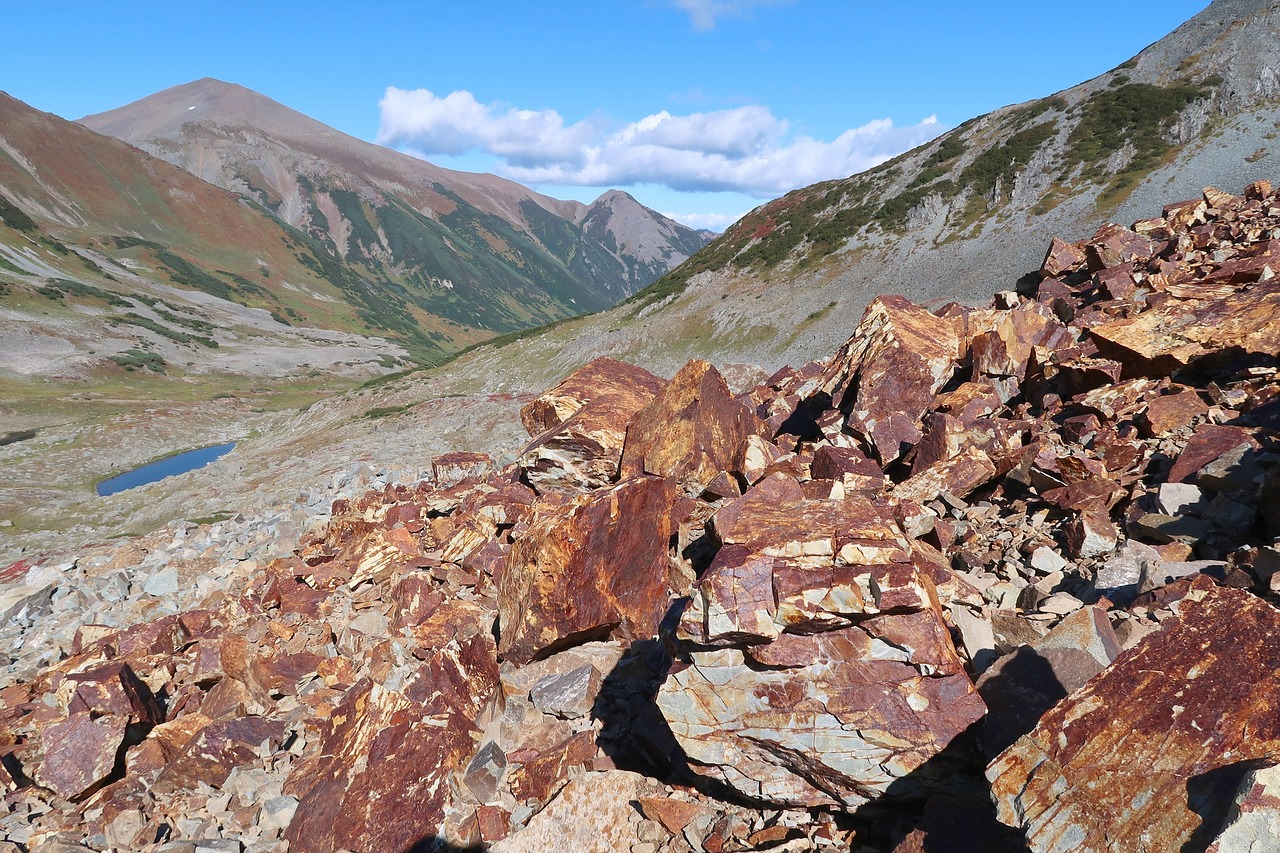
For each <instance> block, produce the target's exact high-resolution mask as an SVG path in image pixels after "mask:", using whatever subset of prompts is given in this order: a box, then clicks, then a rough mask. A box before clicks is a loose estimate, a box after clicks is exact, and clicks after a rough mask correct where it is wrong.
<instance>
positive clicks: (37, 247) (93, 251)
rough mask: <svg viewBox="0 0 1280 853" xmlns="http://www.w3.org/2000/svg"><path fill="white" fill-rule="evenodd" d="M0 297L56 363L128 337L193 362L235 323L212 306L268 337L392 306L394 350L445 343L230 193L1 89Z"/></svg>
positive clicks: (338, 323) (374, 326) (83, 360)
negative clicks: (396, 318) (182, 352)
mask: <svg viewBox="0 0 1280 853" xmlns="http://www.w3.org/2000/svg"><path fill="white" fill-rule="evenodd" d="M0 297H2V298H3V301H4V305H5V308H6V309H8V311H7V312H6V313H5V315H4V316H3V317H2V318H0V320H2V321H3V324H5V325H7V324H14V325H15V327H20V328H21V329H22V335H21V338H25V339H27V346H28V347H30V346H31V345H30V338H31V336H33V335H34V336H37V337H40V338H42V339H43V338H44V337H48V338H49V339H50V340H54V339H56V340H57V341H58V345H57V347H55V348H54V350H55V351H56V352H58V354H59V355H58V358H57V359H55V360H54V364H55V365H56V366H57V367H58V369H59V370H61V371H63V372H64V373H65V372H68V371H69V372H71V373H76V372H77V371H78V370H79V369H80V368H81V367H83V366H85V365H86V364H88V363H89V362H91V361H93V359H91V358H89V355H90V354H92V353H94V352H95V351H96V352H97V355H98V359H99V360H101V359H102V358H103V354H104V352H105V353H112V352H113V351H114V349H129V348H132V347H140V348H143V349H157V348H168V351H169V352H170V354H172V353H173V351H174V347H178V348H179V349H189V350H190V351H191V353H192V356H191V358H190V359H185V358H184V361H185V360H191V361H192V363H193V364H194V363H196V362H201V361H202V359H201V358H200V356H199V355H198V354H200V353H203V354H205V355H207V354H209V351H210V350H213V349H215V348H216V346H214V345H216V344H217V343H218V342H219V341H218V340H217V338H218V337H219V336H221V337H222V340H223V342H226V341H228V340H229V337H228V336H230V335H234V334H235V332H234V329H233V323H231V322H230V321H226V320H225V318H224V320H223V321H219V322H214V320H213V319H211V316H202V312H203V313H204V314H208V311H209V310H213V309H214V308H216V307H217V306H219V305H220V306H223V308H222V309H218V310H219V311H222V312H223V313H225V311H226V310H229V311H231V312H232V313H233V314H234V313H236V312H240V313H239V316H242V317H243V318H244V321H245V323H246V324H247V327H246V328H248V327H252V328H253V329H254V330H255V331H254V334H262V335H265V336H266V337H267V338H271V337H272V336H273V334H277V333H278V334H283V335H285V336H286V337H289V336H292V337H294V338H298V334H297V333H295V332H290V331H289V330H290V327H293V326H298V327H314V328H318V329H328V330H333V331H334V332H339V333H344V332H345V333H360V332H370V331H381V328H380V325H379V323H380V321H378V320H377V318H379V317H381V316H393V315H396V314H397V313H399V314H400V316H401V317H402V319H401V321H400V322H401V331H402V332H403V334H401V335H400V338H401V340H402V341H403V342H404V343H406V344H407V345H409V346H415V345H416V347H415V348H416V349H418V350H419V351H420V352H423V353H431V352H443V351H444V349H445V348H446V347H447V345H448V343H449V341H450V338H449V337H448V335H447V334H446V333H447V332H449V331H450V330H449V329H448V327H446V325H445V323H444V321H443V320H442V319H440V318H437V317H433V316H431V315H429V314H427V312H425V311H421V310H418V311H417V313H416V314H415V313H413V312H412V311H405V310H404V309H405V307H406V306H405V303H404V302H403V301H401V300H398V299H397V298H396V297H395V295H394V294H386V293H382V292H379V291H378V289H376V288H374V287H372V286H371V285H370V283H369V282H366V281H362V280H360V279H359V278H358V277H356V276H355V275H353V274H352V273H351V271H350V270H346V269H341V268H339V267H338V266H337V265H335V264H333V263H332V262H330V261H329V260H328V258H327V255H326V253H325V251H324V250H323V249H322V248H321V247H320V246H319V245H318V244H316V243H315V242H314V241H312V240H311V239H310V238H309V237H307V236H306V235H305V234H303V233H301V232H299V231H297V230H296V229H293V228H290V227H289V226H287V225H285V224H284V223H282V222H280V221H279V220H278V219H276V218H275V217H273V216H271V215H269V214H268V213H266V212H265V211H263V210H262V209H261V208H259V207H256V206H254V205H251V204H247V203H246V202H245V200H244V199H243V198H241V197H240V196H238V195H236V194H234V193H231V192H228V191H226V190H223V189H219V188H218V187H215V186H213V185H211V184H209V183H206V182H205V181H202V180H199V179H198V178H195V177H193V176H192V175H189V174H188V173H186V172H184V171H182V170H181V169H178V168H175V167H174V166H172V165H170V164H169V163H166V162H164V161H163V160H159V159H157V158H154V157H151V156H149V155H147V154H145V153H143V152H141V151H138V150H137V149H135V148H132V147H130V146H128V145H126V144H124V143H122V142H119V141H117V140H115V139H111V138H109V137H105V136H102V135H100V134H97V133H94V132H92V131H90V130H87V129H86V128H83V127H81V126H80V125H77V124H74V123H72V122H69V121H65V120H64V119H61V118H58V117H57V116H54V115H50V114H49V113H43V112H40V111H38V110H35V109H32V108H31V107H29V106H27V105H26V104H24V103H22V102H21V101H18V100H16V99H14V98H11V97H9V96H8V95H6V94H4V93H0ZM245 308H249V309H255V308H256V309H263V310H261V311H257V312H254V311H248V312H245V310H244V309H245ZM224 309H225V310H224ZM273 330H274V331H273ZM475 339H476V337H472V338H471V340H475ZM335 340H336V339H335ZM72 341H74V345H75V347H76V351H78V353H79V354H78V355H76V354H75V351H73V350H68V349H66V346H65V345H66V344H67V343H68V342H72ZM206 341H207V342H212V345H209V346H205V345H204V344H203V342H206ZM11 342H12V341H11V340H9V341H7V343H11ZM113 342H114V343H113ZM117 344H118V346H116V345H117ZM113 348H114V349H113ZM10 349H11V347H9V346H6V347H4V348H3V351H0V368H4V367H9V366H10V364H11V363H19V362H21V363H22V366H21V367H20V369H18V370H17V372H18V373H20V374H24V375H25V374H29V373H32V372H34V373H40V372H41V369H39V368H37V367H35V366H33V365H32V364H31V363H30V358H29V357H30V356H31V353H32V352H33V351H44V349H47V347H41V346H35V347H34V348H31V349H28V351H25V352H13V351H10ZM392 349H394V348H392ZM156 354H158V350H157V353H156ZM23 359H26V361H23Z"/></svg>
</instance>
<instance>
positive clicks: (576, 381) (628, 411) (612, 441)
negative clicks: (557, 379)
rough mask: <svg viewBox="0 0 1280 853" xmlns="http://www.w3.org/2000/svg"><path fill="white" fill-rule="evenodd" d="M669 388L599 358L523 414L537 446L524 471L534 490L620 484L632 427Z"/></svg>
mask: <svg viewBox="0 0 1280 853" xmlns="http://www.w3.org/2000/svg"><path fill="white" fill-rule="evenodd" d="M666 384H667V383H666V382H665V381H664V380H662V379H659V378H658V377H656V376H654V375H653V374H652V373H650V372H649V371H647V370H644V369H642V368H639V367H633V366H632V365H629V364H624V363H623V362H620V361H615V360H613V359H611V358H598V359H596V360H595V361H592V362H591V363H590V364H587V365H586V366H584V367H581V368H579V369H578V370H576V371H574V372H573V373H572V374H570V376H569V377H568V378H567V379H565V380H564V381H563V382H561V383H560V384H559V385H557V386H556V387H555V388H553V389H552V390H550V391H548V392H547V393H545V394H543V395H542V396H540V397H538V398H537V399H536V400H534V401H533V402H531V403H529V404H528V405H526V406H525V407H524V408H522V409H521V410H520V418H521V420H522V421H523V422H524V425H525V429H527V430H529V433H530V435H532V436H533V441H532V442H530V443H529V445H528V446H526V447H525V449H524V450H523V451H521V453H520V466H521V467H522V468H523V469H524V470H525V476H526V477H528V479H529V482H531V483H532V484H533V485H534V486H535V487H537V488H539V489H545V488H549V487H551V486H554V485H561V486H565V485H569V486H573V487H576V488H584V489H593V488H598V487H600V486H604V485H607V484H608V483H610V482H612V481H613V480H615V479H616V478H617V475H618V464H619V461H620V460H621V458H622V448H623V444H624V443H625V441H626V436H627V426H628V424H630V423H631V420H632V418H634V417H635V415H636V413H637V412H639V411H640V410H641V409H643V408H645V407H646V406H648V405H649V404H651V403H652V402H653V400H654V398H655V397H657V396H658V394H660V393H661V392H662V389H663V388H664V387H666Z"/></svg>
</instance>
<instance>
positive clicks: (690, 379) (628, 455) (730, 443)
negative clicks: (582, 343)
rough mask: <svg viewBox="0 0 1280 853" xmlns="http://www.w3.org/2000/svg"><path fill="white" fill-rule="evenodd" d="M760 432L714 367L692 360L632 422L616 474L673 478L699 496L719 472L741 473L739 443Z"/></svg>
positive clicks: (741, 450)
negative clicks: (618, 472)
mask: <svg viewBox="0 0 1280 853" xmlns="http://www.w3.org/2000/svg"><path fill="white" fill-rule="evenodd" d="M762 428H763V425H762V424H761V423H760V420H759V418H757V417H756V416H755V415H754V414H753V413H752V412H751V410H750V409H748V408H747V407H746V406H745V405H744V404H743V403H741V402H740V401H738V400H737V399H735V398H734V396H733V395H732V394H731V393H730V392H729V386H728V385H726V384H725V381H724V379H723V377H721V376H720V374H719V373H718V372H717V371H716V369H715V368H714V367H712V366H711V365H710V364H707V363H706V362H705V361H691V362H689V363H688V364H686V365H685V366H684V367H682V368H680V371H679V372H678V373H677V374H676V375H675V376H674V377H673V378H672V379H671V382H670V383H669V384H668V385H667V387H666V388H665V389H664V390H663V391H662V393H661V394H659V395H658V396H657V397H656V398H655V399H654V401H653V402H652V403H650V404H649V405H648V406H646V407H645V408H643V409H641V410H640V411H639V412H638V413H637V414H636V416H635V418H633V419H632V421H631V426H630V427H629V428H628V429H627V441H626V446H625V447H624V449H623V451H622V464H621V468H620V474H621V476H622V477H624V478H626V477H635V476H638V475H640V474H654V475H657V476H659V477H675V478H676V479H677V480H678V481H679V483H680V485H681V486H683V487H684V488H685V490H686V491H687V492H688V493H689V494H691V495H698V494H701V493H702V491H703V490H704V489H705V488H706V487H707V485H708V484H709V483H710V482H711V481H712V480H713V479H715V477H716V475H717V474H719V473H720V472H721V471H728V472H730V473H738V472H740V471H741V470H742V452H743V449H744V447H743V445H744V442H745V441H746V439H747V436H749V435H755V434H758V433H759V432H760V431H761V429H762Z"/></svg>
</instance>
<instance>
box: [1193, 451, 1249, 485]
mask: <svg viewBox="0 0 1280 853" xmlns="http://www.w3.org/2000/svg"><path fill="white" fill-rule="evenodd" d="M1261 456H1262V453H1261V451H1258V450H1255V449H1254V448H1252V447H1250V446H1249V445H1248V444H1243V443H1242V444H1240V445H1237V446H1236V447H1234V448H1232V449H1231V450H1228V451H1227V452H1226V453H1224V454H1222V455H1221V456H1219V457H1218V458H1217V459H1215V460H1213V461H1212V462H1210V463H1209V464H1208V465H1206V466H1204V467H1203V468H1201V469H1200V471H1199V473H1197V474H1196V485H1198V486H1200V487H1201V488H1204V489H1212V490H1213V491H1215V492H1234V491H1236V490H1238V489H1252V488H1253V487H1254V486H1255V485H1256V482H1257V480H1258V478H1259V477H1261V476H1262V474H1263V469H1262V466H1261V465H1260V464H1259V459H1260V457H1261Z"/></svg>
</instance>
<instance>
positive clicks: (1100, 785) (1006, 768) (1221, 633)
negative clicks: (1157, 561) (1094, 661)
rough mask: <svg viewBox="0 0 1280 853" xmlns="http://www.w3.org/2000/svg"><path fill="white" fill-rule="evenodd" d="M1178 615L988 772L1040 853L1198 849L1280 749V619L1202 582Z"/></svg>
mask: <svg viewBox="0 0 1280 853" xmlns="http://www.w3.org/2000/svg"><path fill="white" fill-rule="evenodd" d="M1177 611H1178V612H1177V616H1176V617H1175V618H1173V619H1170V620H1167V623H1166V624H1164V625H1163V626H1162V628H1161V629H1160V631H1159V632H1157V633H1155V634H1151V635H1149V636H1147V637H1146V638H1145V639H1144V640H1143V641H1142V642H1140V643H1139V644H1138V645H1137V646H1135V647H1134V648H1132V649H1130V650H1129V651H1127V652H1124V653H1123V654H1122V655H1121V656H1120V657H1119V658H1118V659H1117V660H1116V661H1115V663H1114V664H1112V665H1111V666H1110V667H1109V668H1108V669H1107V670H1106V671H1105V672H1103V673H1102V674H1101V675H1099V676H1097V677H1095V678H1093V679H1092V680H1091V681H1089V682H1088V683H1087V684H1085V685H1084V686H1083V687H1081V688H1080V689H1079V690H1077V691H1075V692H1074V693H1072V694H1071V695H1069V696H1068V697H1067V698H1066V699H1064V700H1063V701H1061V702H1059V703H1058V704H1057V705H1056V706H1054V707H1053V708H1052V709H1051V710H1050V711H1048V712H1047V713H1046V714H1045V715H1044V716H1043V717H1041V719H1040V722H1039V724H1038V725H1037V726H1036V727H1035V729H1034V730H1032V731H1031V732H1030V733H1029V734H1027V735H1025V736H1023V737H1022V738H1021V739H1019V740H1018V741H1017V742H1016V743H1014V744H1013V746H1011V747H1009V749H1007V750H1006V751H1005V752H1004V753H1003V754H1002V755H1001V756H1000V757H999V758H997V759H996V760H995V761H993V762H992V763H991V765H990V766H989V767H988V768H987V778H988V779H990V780H991V783H992V789H993V792H994V795H995V798H996V803H997V808H998V811H999V816H1000V820H1001V821H1003V822H1004V823H1006V824H1009V825H1010V826H1015V827H1021V828H1022V829H1023V830H1024V831H1025V832H1026V834H1027V840H1028V842H1029V843H1030V846H1031V848H1032V849H1033V850H1035V851H1050V850H1065V849H1070V850H1084V851H1113V850H1149V851H1156V850H1180V849H1190V848H1191V846H1194V844H1195V839H1196V838H1197V837H1198V836H1197V833H1198V831H1199V830H1200V827H1201V824H1202V822H1203V821H1204V816H1205V815H1212V814H1223V813H1224V812H1225V810H1226V808H1227V806H1228V805H1229V804H1230V800H1231V798H1232V797H1233V796H1234V794H1235V790H1236V787H1237V783H1238V782H1239V780H1240V778H1241V777H1242V776H1243V775H1244V773H1245V772H1247V771H1248V769H1249V767H1250V763H1251V762H1262V761H1270V760H1272V759H1271V756H1273V755H1275V754H1276V751H1277V750H1278V749H1280V669H1277V667H1276V661H1278V660H1280V611H1277V610H1276V609H1275V608H1273V607H1271V606H1270V605H1269V604H1266V603H1265V602H1263V601H1261V600H1260V599H1258V598H1255V597H1254V596H1252V595H1250V594H1248V593H1246V592H1242V591H1239V590H1235V589H1228V588H1220V587H1216V586H1215V585H1214V584H1213V583H1212V582H1211V581H1210V580H1209V579H1208V578H1205V577H1203V576H1201V577H1198V578H1196V579H1195V580H1194V581H1192V582H1191V583H1190V589H1189V592H1188V594H1187V595H1186V597H1185V598H1183V599H1182V600H1181V601H1180V602H1179V603H1178V605H1177ZM1210 840H1212V836H1209V837H1208V838H1203V839H1201V840H1200V846H1203V845H1204V844H1206V843H1207V842H1208V841H1210Z"/></svg>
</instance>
